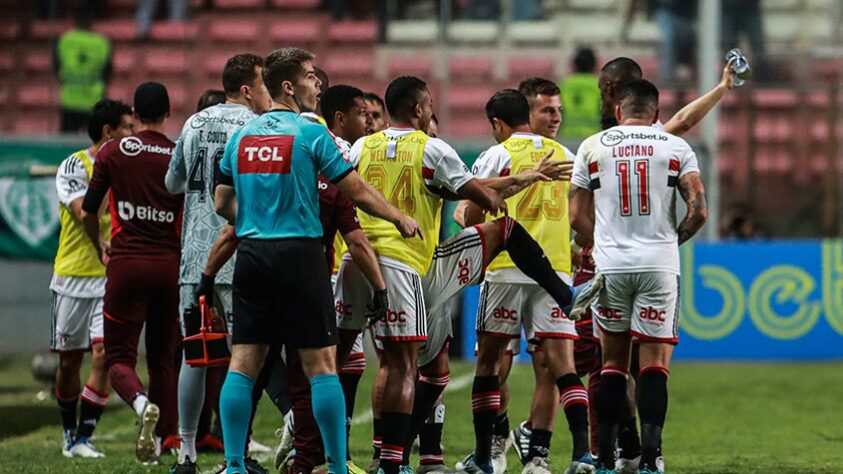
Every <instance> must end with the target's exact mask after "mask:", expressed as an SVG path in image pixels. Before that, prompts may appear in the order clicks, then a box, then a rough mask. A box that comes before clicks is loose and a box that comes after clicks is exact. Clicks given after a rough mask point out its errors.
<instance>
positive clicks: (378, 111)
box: [365, 92, 389, 133]
mask: <svg viewBox="0 0 843 474" xmlns="http://www.w3.org/2000/svg"><path fill="white" fill-rule="evenodd" d="M365 98H366V110H367V111H368V112H369V115H370V116H371V117H372V131H373V133H374V132H380V131H382V130H385V129H386V127H387V126H388V125H389V121H388V120H387V119H386V105H385V104H384V102H383V99H381V98H380V96H379V95H377V94H375V93H374V92H366V94H365Z"/></svg>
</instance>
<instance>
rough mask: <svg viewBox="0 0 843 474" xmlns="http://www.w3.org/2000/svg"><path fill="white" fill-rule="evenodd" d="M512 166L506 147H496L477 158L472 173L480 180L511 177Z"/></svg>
mask: <svg viewBox="0 0 843 474" xmlns="http://www.w3.org/2000/svg"><path fill="white" fill-rule="evenodd" d="M511 166H512V158H511V157H510V155H509V152H507V151H506V149H505V148H504V147H502V146H500V145H496V146H493V147H492V148H489V149H488V150H486V151H484V152H483V153H482V154H481V155H480V156H479V157H477V161H475V162H474V165H473V166H472V167H471V172H472V173H473V174H474V176H476V177H478V178H497V177H499V176H509V173H510V171H511V170H510V167H511Z"/></svg>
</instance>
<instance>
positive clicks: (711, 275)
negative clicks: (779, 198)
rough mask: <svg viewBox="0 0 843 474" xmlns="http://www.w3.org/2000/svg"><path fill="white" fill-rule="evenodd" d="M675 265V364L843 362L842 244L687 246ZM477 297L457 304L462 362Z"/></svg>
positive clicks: (468, 350) (473, 292)
mask: <svg viewBox="0 0 843 474" xmlns="http://www.w3.org/2000/svg"><path fill="white" fill-rule="evenodd" d="M681 260H682V279H681V285H680V288H681V291H680V295H681V316H680V323H679V327H680V342H679V345H678V346H677V348H676V352H675V358H676V359H698V360H702V359H705V360H752V361H774V360H829V359H840V358H843V344H841V343H840V340H841V336H843V240H839V239H837V240H823V241H794V242H783V241H779V242H775V241H771V242H757V243H755V242H723V243H693V244H688V245H685V246H683V247H682V248H681ZM478 293H479V291H478V288H477V287H474V288H470V289H469V291H468V292H467V294H466V295H465V297H464V301H463V312H462V327H461V328H460V329H461V332H462V334H463V339H462V344H461V347H462V350H463V355H464V356H465V357H469V358H473V357H474V353H473V349H474V344H475V333H474V321H475V311H476V309H477V299H478ZM523 344H524V341H522V351H521V354H522V355H521V356H520V357H521V359H526V358H527V357H528V356H526V355H525V354H526V351H525V350H523Z"/></svg>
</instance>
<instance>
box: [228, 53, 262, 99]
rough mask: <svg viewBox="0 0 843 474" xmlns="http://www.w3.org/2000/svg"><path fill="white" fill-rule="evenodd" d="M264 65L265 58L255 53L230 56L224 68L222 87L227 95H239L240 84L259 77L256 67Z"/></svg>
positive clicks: (249, 82) (251, 81) (248, 82)
mask: <svg viewBox="0 0 843 474" xmlns="http://www.w3.org/2000/svg"><path fill="white" fill-rule="evenodd" d="M258 66H261V67H263V58H262V57H260V56H258V55H255V54H249V53H246V54H238V55H236V56H232V57H230V58H228V61H226V62H225V67H224V68H223V69H222V88H223V90H224V91H225V93H226V95H237V94H239V93H240V86H242V85H244V84H252V83H253V82H254V81H255V79H257V78H258V75H257V73H256V72H255V68H257V67H258Z"/></svg>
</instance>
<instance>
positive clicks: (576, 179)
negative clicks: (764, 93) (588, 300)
mask: <svg viewBox="0 0 843 474" xmlns="http://www.w3.org/2000/svg"><path fill="white" fill-rule="evenodd" d="M692 172H699V167H698V165H697V157H696V155H695V154H694V151H693V150H692V149H691V147H690V146H689V145H688V143H687V142H686V141H685V140H683V139H681V138H679V137H677V136H674V135H671V134H669V133H667V132H665V131H663V130H659V129H658V128H656V127H651V126H630V125H620V126H617V127H613V128H610V129H608V130H605V131H603V132H600V133H598V134H595V135H592V136H591V137H589V138H587V139H586V140H585V141H584V142H583V143H582V145H580V148H579V151H578V153H577V159H576V162H575V164H574V175H573V177H572V178H571V182H572V183H573V184H574V185H576V186H577V187H580V188H584V189H588V190H590V191H591V192H592V193H594V207H595V214H596V222H595V228H594V253H593V258H594V261H595V263H596V264H597V268H598V270H600V272H602V273H607V274H608V273H632V272H642V271H667V272H672V273H676V274H679V246H678V245H677V242H678V240H677V239H678V235H677V232H676V226H677V221H676V195H677V192H676V191H677V189H676V187H677V185H678V184H679V178H680V177H682V176H684V175H685V174H687V173H692Z"/></svg>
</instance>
